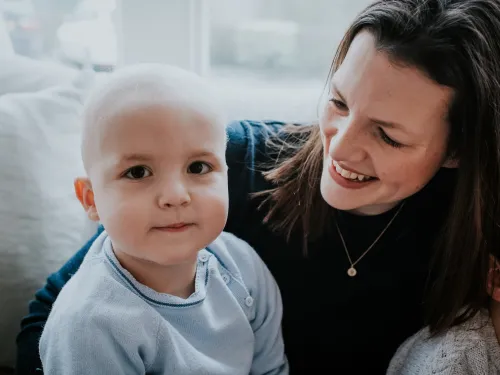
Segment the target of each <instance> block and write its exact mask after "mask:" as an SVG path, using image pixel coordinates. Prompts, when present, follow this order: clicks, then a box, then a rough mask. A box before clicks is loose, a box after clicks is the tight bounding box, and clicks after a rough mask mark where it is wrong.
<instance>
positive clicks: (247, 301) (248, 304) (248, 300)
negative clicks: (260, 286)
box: [245, 296, 253, 307]
mask: <svg viewBox="0 0 500 375" xmlns="http://www.w3.org/2000/svg"><path fill="white" fill-rule="evenodd" d="M245 305H247V306H248V307H252V305H253V298H252V297H250V296H248V297H247V298H245Z"/></svg>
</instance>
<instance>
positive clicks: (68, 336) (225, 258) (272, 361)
mask: <svg viewBox="0 0 500 375" xmlns="http://www.w3.org/2000/svg"><path fill="white" fill-rule="evenodd" d="M281 317H282V305H281V297H280V294H279V290H278V287H277V285H276V283H275V281H274V279H273V278H272V276H271V274H270V272H269V271H268V269H267V268H266V266H265V265H264V264H263V262H262V261H261V259H260V258H259V257H258V255H257V254H256V253H255V251H254V250H253V249H252V248H251V247H250V246H249V245H248V244H246V243H245V242H244V241H242V240H240V239H238V238H236V237H234V236H233V235H231V234H228V233H223V234H222V235H221V236H220V237H219V238H218V239H217V240H216V241H215V242H214V243H213V244H212V245H210V246H209V247H208V248H207V249H205V250H202V251H200V253H199V256H198V264H197V270H196V281H195V292H194V293H193V294H192V295H191V296H190V297H189V298H188V299H182V298H179V297H175V296H171V295H166V294H160V293H156V292H155V291H153V290H152V289H150V288H147V287H145V286H144V285H142V284H140V283H138V282H137V281H136V280H135V279H134V278H133V276H132V275H131V274H130V273H129V272H128V271H126V270H125V269H124V268H122V267H121V266H120V264H119V262H118V261H117V259H116V257H115V255H114V253H113V250H112V247H111V243H110V240H109V237H107V234H106V233H105V232H104V233H103V234H102V235H101V236H100V237H99V238H98V239H97V240H96V241H95V243H94V244H93V246H92V248H91V249H90V250H89V253H88V254H87V256H86V258H85V260H84V261H83V263H82V266H81V267H80V269H79V270H78V272H77V273H76V274H75V275H74V276H73V277H72V278H71V280H70V281H69V282H68V283H67V285H66V286H65V287H64V288H63V289H62V291H61V293H60V294H59V296H58V298H57V300H56V302H55V304H54V306H53V309H52V311H51V313H50V316H49V319H48V321H47V324H46V325H45V328H44V331H43V334H42V337H41V340H40V355H41V359H42V364H43V368H44V373H45V374H50V375H83V374H88V375H90V374H91V375H100V374H102V375H114V374H116V375H118V374H119V375H138V374H168V375H170V374H172V375H198V374H200V375H201V374H207V375H208V374H213V375H225V374H227V375H239V374H241V375H248V374H269V375H270V374H288V365H287V361H286V358H285V355H284V345H283V339H282V336H281Z"/></svg>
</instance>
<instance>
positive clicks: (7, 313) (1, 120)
mask: <svg viewBox="0 0 500 375" xmlns="http://www.w3.org/2000/svg"><path fill="white" fill-rule="evenodd" d="M93 77H94V75H93V73H91V72H82V73H81V74H79V75H78V76H77V77H76V79H75V80H74V81H73V82H70V83H68V84H66V85H58V86H54V87H51V88H48V89H45V90H41V91H38V92H29V93H14V94H4V95H1V96H0V181H1V183H0V202H1V203H0V338H1V339H0V367H1V366H12V365H13V364H14V359H15V337H16V334H17V333H18V331H19V323H20V319H21V318H22V317H23V316H24V315H26V313H27V311H28V310H27V308H28V301H29V300H30V299H32V298H33V294H34V293H35V291H36V290H37V289H39V288H40V287H42V286H43V285H44V283H45V280H46V278H47V276H48V275H49V274H51V273H52V272H55V271H57V270H58V269H59V267H60V266H61V265H62V264H64V263H65V262H66V261H67V260H68V259H69V258H70V257H71V256H72V255H73V254H74V253H75V251H76V250H77V249H78V248H79V247H80V246H81V244H82V233H83V231H84V230H85V228H86V223H87V219H86V217H85V215H84V213H83V209H82V208H81V206H80V203H79V202H78V200H77V199H76V197H75V195H74V192H73V180H74V178H75V177H76V176H78V175H81V174H82V173H83V167H82V163H81V158H80V118H79V115H80V112H81V109H82V104H83V102H84V100H85V97H86V96H87V93H88V91H89V89H90V88H91V86H92V85H93V81H94V79H93Z"/></svg>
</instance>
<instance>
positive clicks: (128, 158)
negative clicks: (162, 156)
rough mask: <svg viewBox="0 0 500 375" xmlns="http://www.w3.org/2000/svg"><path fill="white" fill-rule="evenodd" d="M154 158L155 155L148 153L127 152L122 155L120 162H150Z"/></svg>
mask: <svg viewBox="0 0 500 375" xmlns="http://www.w3.org/2000/svg"><path fill="white" fill-rule="evenodd" d="M151 160H153V157H152V156H151V155H148V154H125V155H122V156H121V157H120V162H122V163H124V162H134V161H137V162H143V163H145V162H149V161H151Z"/></svg>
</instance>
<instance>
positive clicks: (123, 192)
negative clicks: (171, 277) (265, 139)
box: [75, 64, 228, 265]
mask: <svg viewBox="0 0 500 375" xmlns="http://www.w3.org/2000/svg"><path fill="white" fill-rule="evenodd" d="M225 151H226V132H225V126H224V118H223V116H222V115H221V111H220V110H219V107H218V105H217V103H216V102H215V101H214V95H213V93H212V92H211V90H210V89H209V87H208V86H207V85H206V84H205V83H204V81H203V80H202V79H201V78H200V77H198V76H196V75H194V74H192V73H188V72H186V71H183V70H181V69H178V68H174V67H170V66H165V65H156V64H144V65H142V64H141V65H136V66H133V67H127V68H124V69H122V70H119V71H117V72H116V73H113V74H112V75H111V77H110V79H109V80H108V81H107V82H106V83H105V84H104V85H103V86H102V87H100V88H99V89H97V90H95V93H94V94H93V95H92V96H91V98H90V99H89V101H88V103H87V105H86V108H85V111H84V117H83V141H82V157H83V162H84V166H85V170H86V173H87V177H85V178H79V179H77V180H76V182H75V189H76V192H77V196H78V198H79V199H80V201H81V202H82V205H83V206H84V208H85V210H86V211H87V213H88V216H89V217H90V218H91V219H92V220H96V221H97V220H99V221H100V222H101V223H102V224H103V225H104V228H105V229H106V231H107V232H108V234H109V236H110V238H111V240H112V243H113V247H114V249H115V251H120V252H122V253H124V254H127V255H128V256H132V257H134V258H140V259H142V260H146V261H150V262H153V263H156V264H161V265H173V264H179V263H184V262H186V261H191V260H193V259H195V258H196V254H197V252H198V250H200V249H202V248H204V247H205V246H207V245H208V244H210V243H211V242H212V241H213V240H214V239H215V238H216V237H217V236H218V235H219V234H220V233H221V231H222V230H223V228H224V225H225V223H226V218H227V209H228V192H227V167H226V160H225Z"/></svg>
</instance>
